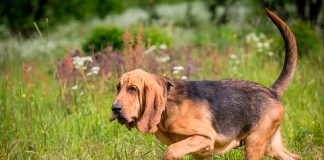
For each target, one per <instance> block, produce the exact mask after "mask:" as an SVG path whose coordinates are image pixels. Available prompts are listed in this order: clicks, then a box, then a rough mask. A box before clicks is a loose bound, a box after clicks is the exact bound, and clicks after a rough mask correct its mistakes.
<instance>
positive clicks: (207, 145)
mask: <svg viewBox="0 0 324 160" xmlns="http://www.w3.org/2000/svg"><path fill="white" fill-rule="evenodd" d="M213 148H214V143H213V142H212V140H211V139H210V138H208V137H205V136H200V135H195V136H191V137H188V138H187V139H185V140H182V141H180V142H177V143H174V144H171V145H170V146H168V148H167V150H166V151H165V152H164V155H163V158H162V159H163V160H173V159H177V158H182V157H184V156H185V155H187V154H189V153H194V152H197V151H203V152H207V151H210V150H213Z"/></svg>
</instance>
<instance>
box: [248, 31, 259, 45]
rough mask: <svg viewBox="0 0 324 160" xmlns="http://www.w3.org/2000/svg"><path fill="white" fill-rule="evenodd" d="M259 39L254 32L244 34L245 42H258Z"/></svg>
mask: <svg viewBox="0 0 324 160" xmlns="http://www.w3.org/2000/svg"><path fill="white" fill-rule="evenodd" d="M259 40H260V38H259V37H257V35H256V34H255V33H250V34H248V35H247V36H246V42H247V43H251V42H252V41H253V42H258V41H259Z"/></svg>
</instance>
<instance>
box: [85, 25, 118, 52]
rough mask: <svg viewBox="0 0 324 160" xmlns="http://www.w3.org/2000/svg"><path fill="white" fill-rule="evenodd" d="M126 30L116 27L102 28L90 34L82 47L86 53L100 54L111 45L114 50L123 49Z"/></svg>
mask: <svg viewBox="0 0 324 160" xmlns="http://www.w3.org/2000/svg"><path fill="white" fill-rule="evenodd" d="M123 33H124V30H123V29H121V28H118V27H115V26H100V27H97V28H95V29H93V31H92V32H91V33H90V35H89V37H88V38H87V39H86V40H85V42H84V43H83V45H82V49H83V50H84V51H85V52H89V51H93V52H98V51H100V50H102V49H103V48H105V47H107V46H109V45H111V46H112V47H113V49H121V48H122V46H123Z"/></svg>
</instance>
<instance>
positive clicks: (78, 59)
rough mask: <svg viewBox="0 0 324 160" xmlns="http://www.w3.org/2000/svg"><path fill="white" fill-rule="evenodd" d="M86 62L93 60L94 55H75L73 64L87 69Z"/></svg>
mask: <svg viewBox="0 0 324 160" xmlns="http://www.w3.org/2000/svg"><path fill="white" fill-rule="evenodd" d="M85 62H92V57H90V56H87V57H79V56H76V57H73V62H72V63H73V64H74V67H75V68H76V69H82V70H85V69H87V67H86V66H84V64H85Z"/></svg>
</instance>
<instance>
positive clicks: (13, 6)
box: [0, 0, 123, 34]
mask: <svg viewBox="0 0 324 160" xmlns="http://www.w3.org/2000/svg"><path fill="white" fill-rule="evenodd" d="M122 9H123V3H121V2H118V1H115V0H95V1H92V0H69V1H65V0H48V1H44V0H19V1H12V0H4V1H3V2H1V3H0V22H1V24H5V25H6V26H7V27H9V28H10V29H11V30H12V31H14V32H17V31H20V32H21V33H23V34H26V33H29V32H31V31H35V26H34V22H36V23H37V24H38V25H39V28H40V29H46V26H47V25H49V26H52V25H54V24H57V23H63V22H67V21H69V20H74V19H76V20H83V19H85V18H89V17H91V16H94V15H98V16H99V17H103V16H105V15H106V14H107V13H112V12H119V11H121V10H122ZM45 19H48V24H47V22H46V20H45Z"/></svg>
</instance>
